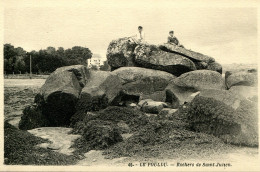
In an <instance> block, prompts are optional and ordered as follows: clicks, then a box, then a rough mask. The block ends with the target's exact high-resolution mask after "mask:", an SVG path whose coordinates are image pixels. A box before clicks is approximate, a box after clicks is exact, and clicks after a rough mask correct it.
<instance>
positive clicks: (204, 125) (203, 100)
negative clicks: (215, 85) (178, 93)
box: [185, 90, 258, 146]
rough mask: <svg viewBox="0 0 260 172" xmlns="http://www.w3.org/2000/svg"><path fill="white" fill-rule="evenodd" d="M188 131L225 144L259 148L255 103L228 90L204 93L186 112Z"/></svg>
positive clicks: (205, 91)
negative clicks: (222, 141) (203, 134)
mask: <svg viewBox="0 0 260 172" xmlns="http://www.w3.org/2000/svg"><path fill="white" fill-rule="evenodd" d="M185 113H186V115H187V118H188V121H189V125H190V129H192V130H194V131H197V132H203V133H207V134H213V135H215V136H217V137H219V138H221V139H223V140H224V141H225V142H226V143H232V144H236V145H245V146H258V124H257V123H258V122H257V121H258V114H257V104H256V103H252V102H250V101H248V100H246V99H244V98H243V97H240V96H237V95H235V94H233V93H231V92H229V91H227V90H203V91H201V93H200V94H199V95H197V96H196V97H195V98H194V99H193V101H192V102H191V103H189V104H187V107H186V109H185Z"/></svg>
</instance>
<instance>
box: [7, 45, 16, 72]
mask: <svg viewBox="0 0 260 172" xmlns="http://www.w3.org/2000/svg"><path fill="white" fill-rule="evenodd" d="M16 55H17V53H16V51H15V48H14V46H13V45H11V44H4V59H6V63H5V65H4V67H5V69H4V70H5V71H6V72H7V73H12V72H13V71H14V63H15V57H16Z"/></svg>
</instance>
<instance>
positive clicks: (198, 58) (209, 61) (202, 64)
mask: <svg viewBox="0 0 260 172" xmlns="http://www.w3.org/2000/svg"><path fill="white" fill-rule="evenodd" d="M159 48H160V49H161V50H163V51H166V52H170V53H174V54H180V55H182V56H184V57H187V58H189V59H190V60H191V61H193V63H194V64H195V66H196V68H197V70H200V69H207V70H213V71H216V72H219V73H220V74H222V66H221V65H220V64H219V63H217V62H216V61H215V59H214V58H212V57H209V56H207V55H203V54H201V53H198V52H195V51H192V50H188V49H185V48H182V47H179V46H175V45H172V44H168V43H165V44H163V45H159Z"/></svg>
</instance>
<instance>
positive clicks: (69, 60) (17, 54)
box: [4, 44, 92, 74]
mask: <svg viewBox="0 0 260 172" xmlns="http://www.w3.org/2000/svg"><path fill="white" fill-rule="evenodd" d="M30 56H31V59H32V73H38V74H49V73H51V72H53V71H54V70H56V69H57V68H58V67H62V66H69V65H77V64H82V65H87V59H89V58H91V57H92V52H91V51H90V50H89V49H88V48H85V47H81V46H74V47H72V48H68V49H64V48H63V47H59V48H58V49H57V50H56V49H55V48H54V47H47V48H46V49H42V50H39V51H35V50H33V51H31V52H27V51H25V50H24V49H23V48H22V47H14V46H13V45H11V44H4V71H5V73H6V74H10V73H29V72H30Z"/></svg>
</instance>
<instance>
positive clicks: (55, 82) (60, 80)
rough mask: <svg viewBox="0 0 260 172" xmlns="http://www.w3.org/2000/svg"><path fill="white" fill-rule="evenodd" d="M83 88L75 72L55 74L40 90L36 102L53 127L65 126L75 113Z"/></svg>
mask: <svg viewBox="0 0 260 172" xmlns="http://www.w3.org/2000/svg"><path fill="white" fill-rule="evenodd" d="M81 89H82V87H81V86H80V84H79V81H78V80H77V78H76V76H75V74H74V73H73V72H69V71H64V72H54V73H52V74H51V75H50V76H49V77H48V78H47V80H46V82H45V84H44V85H43V86H42V88H41V89H40V94H38V96H36V97H35V101H36V102H37V103H38V104H40V106H41V107H42V113H43V115H45V116H46V117H47V119H48V120H49V121H50V123H51V126H64V125H68V124H69V122H68V121H69V119H70V117H71V116H72V114H73V113H75V105H76V102H77V100H78V98H79V95H80V92H81Z"/></svg>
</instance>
